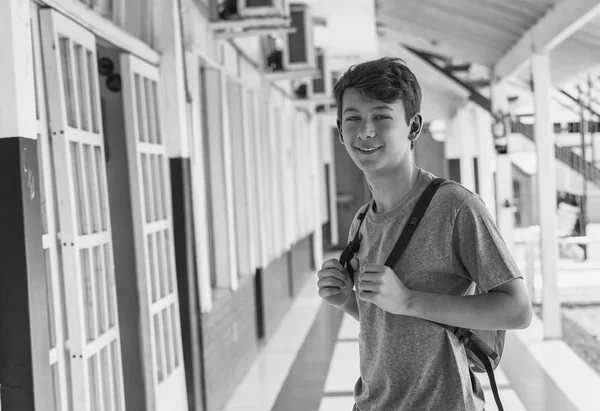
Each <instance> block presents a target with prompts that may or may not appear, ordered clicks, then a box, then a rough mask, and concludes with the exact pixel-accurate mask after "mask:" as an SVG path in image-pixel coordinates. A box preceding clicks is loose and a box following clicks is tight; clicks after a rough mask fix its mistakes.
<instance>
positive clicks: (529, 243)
mask: <svg viewBox="0 0 600 411" xmlns="http://www.w3.org/2000/svg"><path fill="white" fill-rule="evenodd" d="M527 234H528V235H527V238H526V239H525V261H526V268H525V276H526V278H525V281H526V285H527V291H528V292H529V298H530V299H531V302H533V303H536V302H538V301H537V298H536V297H535V260H536V255H535V252H536V250H537V245H538V241H537V240H538V239H537V238H535V236H534V234H533V230H532V229H531V228H530V229H529V230H528V233H527Z"/></svg>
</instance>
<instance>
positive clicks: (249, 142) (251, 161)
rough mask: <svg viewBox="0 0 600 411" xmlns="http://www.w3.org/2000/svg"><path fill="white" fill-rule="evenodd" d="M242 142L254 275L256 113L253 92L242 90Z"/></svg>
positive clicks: (251, 263)
mask: <svg viewBox="0 0 600 411" xmlns="http://www.w3.org/2000/svg"><path fill="white" fill-rule="evenodd" d="M241 97H242V136H241V137H242V142H243V145H244V162H245V164H246V165H245V173H244V177H245V178H244V186H245V190H246V201H247V203H246V205H245V206H246V207H247V211H248V222H247V224H248V232H247V241H248V242H247V245H246V247H247V248H248V253H249V255H248V264H249V265H250V268H251V269H252V274H254V273H255V272H256V268H257V267H258V254H257V253H258V251H257V248H258V244H257V243H258V241H257V240H258V239H257V236H258V228H257V223H256V220H257V216H258V207H257V206H256V201H257V199H256V197H257V189H256V160H255V158H254V151H253V148H252V147H253V145H254V144H256V140H255V136H254V130H253V129H252V124H253V119H250V116H253V115H254V111H253V110H252V107H251V106H250V104H251V103H252V92H251V91H249V90H247V89H244V88H243V89H242V96H241Z"/></svg>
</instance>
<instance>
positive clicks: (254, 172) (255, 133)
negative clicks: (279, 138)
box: [246, 90, 266, 268]
mask: <svg viewBox="0 0 600 411" xmlns="http://www.w3.org/2000/svg"><path fill="white" fill-rule="evenodd" d="M257 101H258V100H257V97H256V92H254V91H251V90H250V91H248V95H247V102H246V104H247V111H246V112H247V113H248V136H249V143H250V150H249V152H248V153H249V155H250V162H251V173H250V174H251V178H252V191H253V202H252V210H253V214H254V216H255V218H254V219H253V221H254V223H253V224H254V233H255V236H254V241H255V248H254V249H255V262H256V267H257V268H263V267H265V264H266V262H265V260H266V257H265V254H264V253H265V242H264V234H263V233H264V227H263V225H262V221H263V201H264V199H263V196H262V181H261V158H260V153H261V147H260V143H259V138H258V137H259V135H260V132H259V128H258V115H257V114H258V111H257Z"/></svg>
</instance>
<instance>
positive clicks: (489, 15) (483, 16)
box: [375, 0, 600, 109]
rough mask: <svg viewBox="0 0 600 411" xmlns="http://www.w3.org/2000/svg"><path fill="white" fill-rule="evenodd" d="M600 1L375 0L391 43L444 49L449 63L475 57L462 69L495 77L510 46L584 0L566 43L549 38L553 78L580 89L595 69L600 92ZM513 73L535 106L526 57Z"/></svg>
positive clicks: (469, 76) (383, 41)
mask: <svg viewBox="0 0 600 411" xmlns="http://www.w3.org/2000/svg"><path fill="white" fill-rule="evenodd" d="M559 3H560V4H559ZM596 4H597V2H596ZM596 4H594V2H593V1H591V0H421V1H419V2H416V1H414V0H375V16H376V21H377V32H378V38H379V42H380V47H382V49H383V50H386V51H391V52H393V50H398V49H399V48H401V47H404V46H407V47H410V48H413V49H417V50H420V51H424V52H427V53H430V54H431V55H434V56H435V55H437V56H439V57H440V59H439V61H445V64H446V65H448V66H449V65H456V64H459V63H471V64H470V67H469V69H468V70H464V71H462V72H457V73H456V77H457V78H461V79H463V80H468V81H474V80H477V81H480V80H482V79H483V80H487V81H489V80H490V78H491V73H494V72H495V69H497V68H498V66H499V62H500V61H501V60H503V63H504V60H507V55H510V52H514V50H515V49H518V47H519V46H520V45H522V43H525V44H526V43H527V41H529V40H530V38H531V41H532V42H533V41H534V40H533V39H534V38H535V37H536V35H538V33H539V32H540V30H541V28H540V25H543V24H544V23H545V24H546V27H545V29H546V30H545V31H543V34H547V35H549V36H550V37H552V36H553V35H554V33H552V31H553V29H554V28H553V26H552V23H553V22H555V21H556V20H560V19H561V18H563V19H564V16H561V14H569V13H571V9H573V8H575V9H577V7H579V10H578V11H573V15H574V16H576V17H578V18H579V20H578V22H579V24H577V25H574V24H573V25H572V26H571V27H576V28H573V29H571V30H570V31H569V29H567V30H565V33H566V34H564V36H563V37H564V38H560V39H559V40H555V41H556V43H558V45H554V44H553V45H552V47H550V46H548V49H551V51H550V52H549V57H550V64H551V81H552V83H553V85H554V86H555V87H556V88H557V89H559V88H562V89H565V90H568V91H569V92H570V93H576V89H577V86H578V85H582V84H587V79H588V76H589V77H590V78H591V79H592V81H593V83H594V84H593V88H594V89H596V88H597V90H598V93H597V94H596V95H599V96H600V84H599V85H597V86H596V85H595V83H600V76H599V74H600V47H599V45H600V7H598V6H597V5H596ZM588 10H589V11H588ZM576 13H579V15H577V14H576ZM573 19H575V17H574V18H573ZM540 22H542V24H540ZM559 24H560V23H559ZM536 30H537V31H536ZM557 30H558V29H557ZM536 40H537V38H536ZM418 77H420V73H419V75H418ZM507 78H509V81H508V83H509V84H511V85H513V86H515V90H517V93H518V90H521V92H522V94H523V97H522V98H521V102H524V103H525V102H527V103H526V104H524V105H529V106H531V99H530V98H529V97H528V95H529V96H530V95H531V88H530V79H531V75H530V73H529V69H528V68H527V64H526V60H525V64H522V65H520V66H519V68H518V69H515V70H513V71H512V72H511V73H510V75H507V76H506V77H505V79H507ZM446 81H447V80H446ZM438 82H439V79H438ZM584 88H587V86H586V87H584ZM479 91H480V92H481V93H482V94H484V95H488V96H489V88H486V87H485V86H479ZM577 94H578V93H577ZM557 98H558V99H561V100H562V101H560V105H561V106H562V105H569V104H570V102H569V99H568V98H566V97H564V96H562V97H557ZM571 103H572V102H571ZM599 109H600V105H599Z"/></svg>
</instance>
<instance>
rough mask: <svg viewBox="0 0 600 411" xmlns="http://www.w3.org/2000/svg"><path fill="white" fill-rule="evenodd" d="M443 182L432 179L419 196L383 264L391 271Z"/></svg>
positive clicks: (439, 179)
mask: <svg viewBox="0 0 600 411" xmlns="http://www.w3.org/2000/svg"><path fill="white" fill-rule="evenodd" d="M444 181H446V180H444V179H443V178H436V179H434V180H433V181H432V182H431V183H429V186H427V188H426V189H425V191H423V194H421V197H419V200H417V204H416V205H415V208H414V209H413V212H412V214H411V215H410V217H409V218H408V221H407V222H406V225H405V226H404V229H403V230H402V234H400V238H398V241H397V242H396V245H395V246H394V248H393V249H392V252H391V253H390V256H389V257H388V259H387V261H386V262H385V265H387V266H388V267H390V268H391V269H394V266H395V265H396V263H397V262H398V259H399V258H400V256H401V255H402V253H403V252H404V250H405V249H406V247H407V246H408V243H409V242H410V239H411V238H412V236H413V234H414V233H415V231H416V230H417V226H418V225H419V222H420V221H421V218H423V216H424V215H425V211H427V207H429V203H431V199H432V198H433V196H434V195H435V193H436V191H437V190H438V188H440V186H441V185H442V183H443V182H444Z"/></svg>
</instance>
